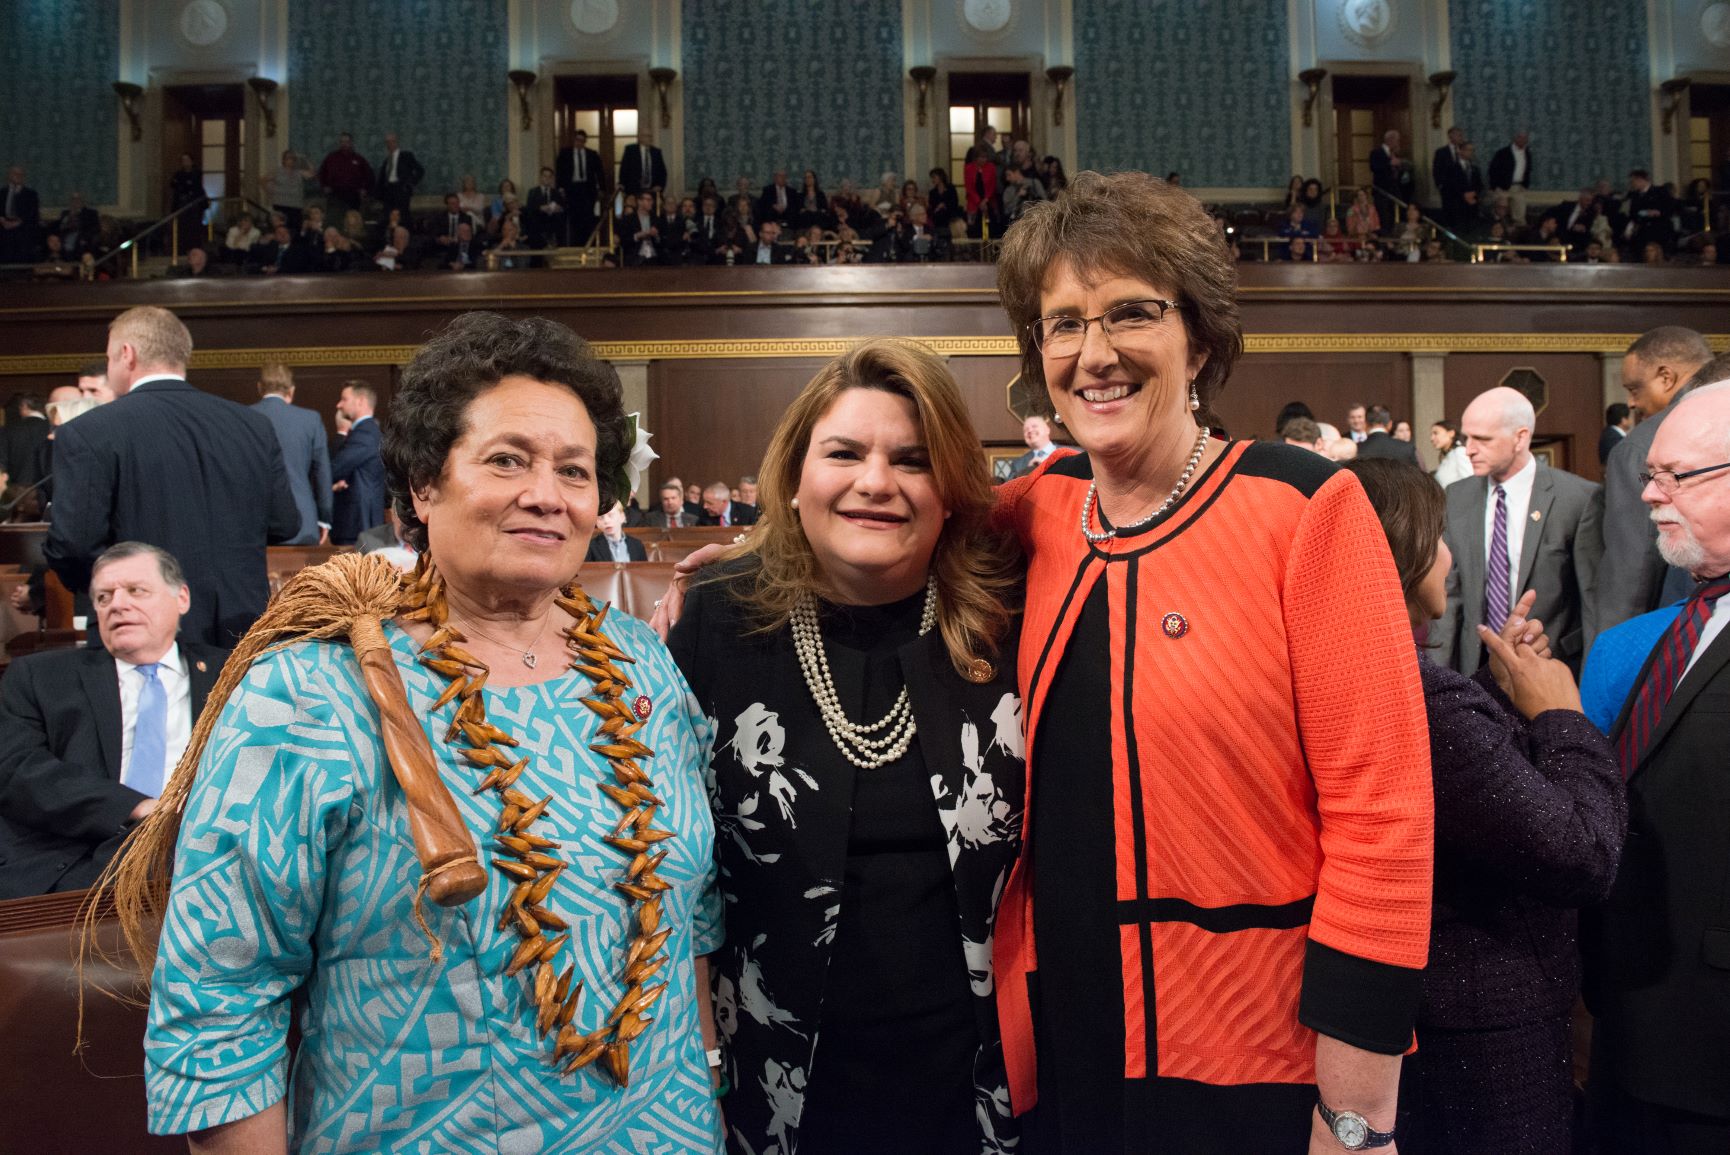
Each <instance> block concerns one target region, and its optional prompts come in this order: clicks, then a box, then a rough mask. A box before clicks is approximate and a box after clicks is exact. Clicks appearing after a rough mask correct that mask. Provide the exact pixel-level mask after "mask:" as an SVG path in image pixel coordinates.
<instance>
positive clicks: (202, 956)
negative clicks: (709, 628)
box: [118, 314, 720, 1155]
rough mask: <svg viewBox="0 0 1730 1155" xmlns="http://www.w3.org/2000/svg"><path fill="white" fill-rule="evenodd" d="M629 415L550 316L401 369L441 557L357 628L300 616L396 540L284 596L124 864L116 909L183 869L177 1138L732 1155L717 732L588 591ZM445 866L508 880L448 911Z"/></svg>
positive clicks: (423, 501)
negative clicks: (443, 856) (425, 837)
mask: <svg viewBox="0 0 1730 1155" xmlns="http://www.w3.org/2000/svg"><path fill="white" fill-rule="evenodd" d="M626 429H627V422H626V419H625V416H624V414H623V412H622V410H621V405H620V390H619V384H618V379H617V377H616V376H615V375H614V374H613V372H612V370H611V369H610V368H608V367H607V366H606V365H605V364H604V363H603V362H600V361H598V360H596V359H595V358H594V357H593V356H592V355H591V354H590V353H589V352H588V350H587V348H586V347H585V346H584V345H583V344H582V342H580V341H579V340H578V339H577V338H576V337H575V335H574V334H572V333H571V332H570V331H569V330H568V329H565V328H564V327H562V326H559V325H555V324H553V323H551V322H547V321H542V320H522V321H519V320H507V319H506V318H503V317H500V316H497V315H490V314H469V315H467V316H464V317H461V318H459V319H458V320H457V321H456V322H454V323H453V324H452V325H451V326H450V327H449V328H448V329H447V330H446V331H445V332H444V333H442V334H441V335H439V336H438V337H437V338H436V339H434V340H433V341H432V342H431V343H430V344H428V345H427V346H426V347H425V348H424V349H422V350H421V352H420V354H419V355H418V356H417V357H416V358H415V360H414V362H413V363H412V364H411V365H410V366H409V367H408V370H407V371H406V373H405V374H404V377H403V383H402V388H401V390H400V391H399V392H398V394H397V395H396V397H395V398H394V399H393V402H392V406H391V414H390V419H389V425H388V427H387V429H386V431H385V436H384V455H385V460H386V465H387V468H388V470H389V473H390V477H391V485H392V490H393V495H394V501H395V505H396V511H397V515H398V517H399V518H400V519H401V521H402V523H403V525H404V527H405V529H406V530H407V535H408V537H409V540H410V541H411V543H412V544H414V545H416V546H417V547H419V548H420V549H422V550H423V551H425V555H426V557H427V558H429V559H430V561H427V562H423V565H422V567H421V569H420V570H418V571H417V572H416V574H415V575H413V576H412V577H411V578H408V579H403V580H402V581H401V585H400V588H399V587H398V586H396V585H392V586H391V587H390V588H391V591H392V594H391V596H392V598H394V599H395V600H394V601H392V602H390V603H389V604H388V605H387V606H386V609H387V610H395V611H396V612H395V614H394V616H384V617H383V618H382V623H381V624H382V629H381V628H380V624H379V623H375V624H374V625H373V626H372V627H371V629H370V632H369V631H368V630H366V629H363V628H362V623H361V621H360V620H359V618H358V617H357V618H356V620H355V623H354V626H353V628H352V630H351V631H350V633H351V641H352V648H351V645H349V644H344V643H343V641H341V640H340V639H338V640H330V639H329V638H328V637H326V638H325V639H324V640H309V639H308V637H307V635H308V634H309V633H313V632H314V631H311V630H309V629H307V628H305V623H297V622H296V621H293V620H291V619H293V618H294V615H295V613H296V612H298V611H297V610H296V609H295V607H296V606H297V605H301V604H310V603H311V602H312V601H315V600H317V599H316V598H313V597H311V596H309V594H308V592H307V591H309V590H311V589H313V587H314V585H315V584H316V583H318V582H324V583H326V585H329V584H330V583H331V582H332V581H333V579H332V577H331V575H332V574H335V573H339V572H340V573H342V574H349V573H352V574H354V575H358V576H357V577H356V581H355V584H356V585H357V586H358V585H359V584H362V583H361V579H362V578H366V579H371V578H373V577H376V576H377V574H378V573H379V572H380V571H378V570H377V569H376V567H375V566H374V563H372V562H371V559H363V558H353V559H338V562H333V563H331V564H330V565H328V566H325V567H320V569H319V570H318V571H309V572H308V575H303V576H305V577H306V581H304V582H303V583H302V584H301V586H299V587H293V588H291V589H288V590H285V591H284V594H283V595H282V597H281V598H280V599H279V600H278V603H276V604H275V605H273V608H272V611H271V615H267V618H266V620H264V621H262V622H261V624H260V627H259V630H260V631H263V633H261V634H260V636H259V638H257V639H255V638H253V637H251V636H249V638H248V641H247V642H243V643H242V648H241V650H240V651H237V654H236V658H235V661H233V662H231V663H230V667H231V669H230V670H229V671H226V672H225V680H226V679H227V675H228V674H233V675H235V676H236V677H237V678H239V680H238V682H237V683H231V684H230V687H229V688H230V691H231V692H230V693H229V694H228V696H227V700H226V705H224V706H222V708H221V711H220V714H217V715H214V716H213V717H207V718H206V719H205V720H204V721H203V723H202V724H201V734H202V739H203V740H202V741H201V736H200V735H195V737H194V749H193V751H191V752H190V753H189V756H188V758H187V760H186V761H185V762H184V763H183V764H182V766H181V768H180V770H179V771H178V772H177V774H176V781H175V783H174V784H172V785H171V786H170V788H169V792H168V795H167V796H166V797H165V798H164V804H163V806H162V807H161V808H160V809H159V810H158V811H157V815H156V816H153V820H152V825H150V826H147V827H146V828H144V833H143V834H142V835H141V840H142V845H141V846H140V847H139V848H138V849H139V851H140V853H138V854H136V855H134V856H131V858H130V859H129V862H132V863H136V864H137V865H136V866H135V868H134V869H135V870H136V872H137V873H133V874H130V875H129V874H128V873H127V872H126V871H125V870H123V871H122V873H121V876H120V879H119V884H118V891H119V897H120V900H121V904H122V910H123V912H125V911H126V910H127V909H129V907H130V908H131V909H134V910H144V911H148V910H149V909H150V907H151V906H152V905H153V899H154V905H158V906H160V905H161V893H160V888H162V887H163V886H164V884H166V882H167V880H166V879H165V878H164V879H163V880H162V881H161V882H158V883H156V884H155V885H156V886H157V887H158V888H159V889H158V891H157V893H156V894H155V895H153V894H152V892H151V886H152V883H151V882H150V881H149V879H148V877H147V876H148V874H149V872H150V867H151V863H152V861H153V860H154V861H156V862H163V863H165V862H166V861H168V855H170V854H171V855H172V883H171V885H168V886H167V894H166V904H165V909H163V924H162V930H161V936H160V942H159V946H158V948H157V952H156V959H155V971H154V975H153V979H152V992H151V1005H150V1026H149V1031H148V1034H147V1036H146V1039H145V1053H146V1060H147V1065H146V1076H147V1085H148V1090H149V1103H150V1126H151V1130H152V1131H153V1132H156V1133H158V1134H174V1133H182V1132H188V1133H191V1137H192V1141H193V1148H194V1150H197V1151H204V1150H209V1151H248V1152H252V1151H287V1150H295V1151H317V1152H372V1151H414V1152H427V1153H433V1152H454V1151H460V1152H477V1151H489V1152H490V1151H498V1152H579V1151H580V1152H619V1153H620V1155H624V1153H626V1152H631V1153H636V1152H646V1151H677V1152H712V1151H715V1150H717V1149H718V1145H719V1138H718V1136H719V1124H718V1118H717V1111H716V1108H715V1103H714V1099H713V1091H712V1088H711V1078H710V1073H709V1070H708V1067H707V1064H706V1062H705V1044H704V1037H705V1034H707V1035H708V1036H709V1037H710V1038H712V1037H713V1031H712V1027H710V1028H708V1029H706V1030H705V1029H704V1028H703V1027H700V1024H699V1010H698V1004H697V1001H696V999H695V997H694V990H695V983H696V981H697V972H696V965H695V962H694V958H695V956H697V955H701V954H704V953H706V952H708V951H711V950H713V949H715V948H716V947H717V946H718V945H719V942H720V938H719V926H718V923H719V911H718V909H717V899H716V897H715V891H714V888H713V881H714V880H713V874H714V867H713V832H712V827H711V821H710V817H709V806H708V801H707V797H706V795H705V792H704V786H703V772H704V767H705V764H706V760H707V757H708V751H709V748H710V743H711V734H710V733H709V730H708V727H707V723H706V722H705V721H704V719H703V717H702V714H701V712H700V711H699V710H698V709H697V707H696V706H695V704H694V702H693V701H692V699H691V696H690V693H689V691H688V690H687V689H686V687H685V683H684V681H683V680H682V678H681V677H680V676H679V673H678V671H677V670H676V668H675V667H674V665H673V663H672V661H671V660H670V658H669V657H668V655H667V652H666V650H665V649H664V648H663V647H662V646H661V644H660V643H659V642H658V641H657V640H656V639H655V637H654V636H653V634H652V633H651V632H650V631H649V629H648V628H647V627H646V626H643V625H642V624H640V623H638V622H636V621H634V620H632V619H630V618H628V617H625V616H624V615H622V614H621V615H618V616H616V617H614V616H610V615H607V614H606V613H605V612H604V609H603V608H602V607H599V606H597V605H594V604H592V603H590V602H589V601H588V599H587V597H586V596H585V595H584V594H583V593H582V591H581V589H580V587H578V586H577V585H576V583H575V575H576V573H577V570H578V568H579V566H580V564H581V560H582V557H583V553H584V550H585V549H586V547H587V545H588V542H589V536H590V531H591V529H592V527H593V524H594V520H595V516H596V510H597V507H604V506H605V505H606V504H607V503H610V502H611V501H612V500H613V498H614V496H615V495H616V493H617V491H618V489H617V487H618V485H619V484H620V482H619V481H618V480H617V478H618V476H619V475H620V474H621V472H622V466H623V463H624V462H625V459H626V454H627V452H628V449H629V446H628V445H627V433H626ZM339 563H340V564H339ZM297 580H298V579H297ZM388 580H391V581H393V582H394V581H395V580H396V579H388ZM338 584H340V583H338ZM318 588H319V589H321V590H322V589H323V588H324V587H323V586H320V587H318ZM342 592H343V596H347V592H346V587H345V588H344V590H343V591H342ZM319 596H320V597H322V596H323V595H322V594H320V595H319ZM272 615H274V616H272ZM255 632H257V631H255ZM328 632H329V631H326V633H327V634H328ZM296 636H298V637H299V640H294V641H291V642H290V643H289V644H286V645H283V644H280V643H281V641H282V639H284V638H293V637H296ZM248 643H251V644H250V645H249V644H248ZM265 643H270V644H269V645H268V647H266V645H265ZM368 651H370V652H368ZM248 657H255V658H256V660H254V661H252V662H251V663H250V666H247V665H246V659H247V658H248ZM386 657H388V661H386V660H385V659H386ZM379 668H382V669H383V670H384V677H385V679H386V681H390V680H391V678H392V674H391V671H392V670H393V669H394V677H395V679H397V682H396V684H397V685H399V686H400V691H401V694H402V697H401V698H400V699H397V701H398V702H399V704H402V705H406V710H402V711H400V712H399V715H398V720H399V721H400V719H401V718H405V717H406V718H407V719H408V723H409V724H408V725H406V726H400V727H399V728H393V725H392V711H391V709H390V708H389V703H388V701H387V698H388V695H387V696H386V697H379V693H380V691H379V690H378V687H377V685H375V682H376V679H377V677H378V669H379ZM242 674H243V676H242ZM222 688H223V687H222V686H220V685H219V686H218V691H217V692H218V693H219V694H220V693H221V692H222ZM373 698H377V699H378V700H379V701H381V702H384V703H385V705H384V706H381V707H375V706H374V702H373ZM212 700H213V702H214V701H219V700H220V699H218V698H217V697H216V695H213V696H212ZM381 718H383V719H384V722H383V724H382V725H381ZM212 724H213V726H214V728H213V729H211V728H210V727H211V726H212ZM405 734H406V735H407V737H406V738H405V737H404V735H405ZM423 739H424V744H422V740H423ZM405 743H406V744H407V745H409V746H416V747H417V748H419V749H421V750H423V751H426V750H427V749H428V748H429V747H430V752H431V758H430V759H429V763H430V764H431V765H433V766H436V781H435V785H436V784H437V783H442V784H443V787H444V788H445V789H446V790H447V791H448V795H449V796H450V798H454V800H455V802H454V808H453V809H451V810H450V811H449V817H450V819H451V828H452V829H453V830H455V832H456V834H457V836H458V837H459V839H460V838H463V837H466V838H467V839H469V840H471V841H472V845H473V849H472V850H469V851H468V852H467V853H466V854H463V855H460V856H458V857H457V859H456V861H454V862H447V863H446V864H445V865H444V866H437V867H431V866H429V865H428V858H427V853H426V849H425V846H424V844H423V843H422V842H421V834H422V832H421V828H420V827H419V826H418V825H417V823H419V822H421V820H422V818H421V816H420V815H419V814H411V813H410V811H411V810H415V809H416V807H417V806H419V805H420V803H419V802H417V801H416V799H417V797H418V795H417V790H418V787H417V786H415V785H412V784H411V776H409V775H405V772H404V771H403V770H402V768H401V765H400V764H401V762H402V761H403V760H404V759H403V758H402V757H401V756H399V754H398V749H399V747H402V746H403V745H404V744H405ZM200 747H202V753H201V754H200V753H199V748H200ZM430 773H431V771H429V774H430ZM399 779H401V783H400V784H399ZM450 798H446V799H445V804H446V805H449V802H450ZM157 818H162V821H160V822H158V821H156V819H157ZM176 826H177V827H178V829H177V830H176ZM153 850H154V851H155V853H154V854H152V853H151V852H152V851H153ZM477 859H478V866H477ZM447 866H448V867H451V868H453V869H454V871H455V873H456V875H457V876H461V875H462V873H463V871H464V870H467V871H469V872H471V873H472V877H473V879H474V886H475V887H476V888H478V887H479V886H480V885H481V879H482V878H483V875H482V874H481V868H484V879H485V889H484V892H482V893H480V894H479V895H478V897H476V898H474V899H473V900H472V901H468V902H466V903H462V904H461V905H455V906H453V907H451V908H445V907H443V906H440V905H438V904H439V903H443V902H447V901H459V902H460V896H459V897H458V898H456V899H452V898H451V897H450V896H449V895H445V896H443V897H441V886H440V880H439V878H438V877H437V876H439V875H440V874H442V873H443V872H444V870H445V869H446V867H447ZM157 877H159V878H161V877H162V875H161V872H157ZM446 881H448V880H446ZM123 917H126V916H125V915H124V913H123ZM291 1020H292V1021H293V1022H294V1023H296V1024H297V1025H298V1027H299V1030H300V1042H299V1047H298V1050H297V1051H296V1053H295V1054H294V1055H293V1058H292V1064H291V1062H290V1055H289V1049H288V1034H289V1026H290V1022H291ZM705 1026H706V1025H705ZM291 1066H292V1069H291Z"/></svg>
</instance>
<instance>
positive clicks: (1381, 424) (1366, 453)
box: [1358, 405, 1418, 465]
mask: <svg viewBox="0 0 1730 1155" xmlns="http://www.w3.org/2000/svg"><path fill="white" fill-rule="evenodd" d="M1364 424H1365V425H1366V426H1367V427H1368V429H1369V432H1368V433H1366V434H1364V439H1363V440H1362V441H1360V442H1359V443H1358V456H1359V457H1385V458H1387V459H1389V460H1390V461H1405V462H1409V463H1411V464H1412V465H1416V464H1417V463H1418V451H1417V450H1416V449H1413V448H1412V443H1411V442H1410V441H1401V440H1400V439H1399V438H1397V437H1395V436H1393V435H1392V434H1390V433H1389V432H1388V430H1389V429H1391V428H1392V427H1393V424H1394V415H1393V414H1392V413H1390V412H1388V407H1387V406H1386V405H1371V406H1370V407H1369V409H1368V410H1367V411H1365V413H1364Z"/></svg>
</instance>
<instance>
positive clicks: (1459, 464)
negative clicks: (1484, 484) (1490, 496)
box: [1436, 445, 1489, 558]
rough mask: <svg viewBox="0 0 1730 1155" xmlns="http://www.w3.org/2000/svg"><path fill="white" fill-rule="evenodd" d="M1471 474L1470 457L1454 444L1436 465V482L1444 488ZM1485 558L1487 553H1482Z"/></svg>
mask: <svg viewBox="0 0 1730 1155" xmlns="http://www.w3.org/2000/svg"><path fill="white" fill-rule="evenodd" d="M1471 475H1472V459H1471V458H1470V457H1467V456H1466V448H1465V446H1463V445H1456V446H1454V447H1453V448H1452V449H1450V450H1448V451H1447V452H1446V453H1444V454H1443V455H1442V460H1441V461H1440V462H1438V463H1437V465H1436V484H1437V485H1439V486H1441V487H1442V488H1443V489H1446V488H1447V487H1448V486H1450V485H1452V484H1453V483H1454V482H1456V481H1464V480H1465V479H1466V478H1468V477H1470V476H1471ZM1484 556H1485V557H1486V558H1487V557H1488V556H1489V555H1488V554H1485V555H1484Z"/></svg>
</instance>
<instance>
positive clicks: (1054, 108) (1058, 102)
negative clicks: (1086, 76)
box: [1045, 64, 1075, 124]
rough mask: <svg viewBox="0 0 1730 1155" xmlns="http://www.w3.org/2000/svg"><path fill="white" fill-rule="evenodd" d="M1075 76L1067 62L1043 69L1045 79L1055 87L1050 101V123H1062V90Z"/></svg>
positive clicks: (1073, 70)
mask: <svg viewBox="0 0 1730 1155" xmlns="http://www.w3.org/2000/svg"><path fill="white" fill-rule="evenodd" d="M1074 76H1075V69H1073V68H1071V67H1069V65H1067V64H1058V65H1054V66H1053V67H1051V68H1047V69H1046V70H1045V79H1047V80H1049V81H1051V86H1052V87H1053V88H1055V89H1057V95H1056V96H1055V97H1054V98H1053V99H1052V101H1051V123H1052V124H1062V123H1063V92H1064V90H1065V89H1066V88H1068V87H1069V82H1070V80H1071V79H1073V78H1074Z"/></svg>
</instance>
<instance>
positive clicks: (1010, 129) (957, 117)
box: [949, 72, 1033, 188]
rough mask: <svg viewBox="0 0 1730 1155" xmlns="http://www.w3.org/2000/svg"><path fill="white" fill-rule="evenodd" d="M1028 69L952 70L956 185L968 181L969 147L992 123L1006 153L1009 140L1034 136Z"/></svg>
mask: <svg viewBox="0 0 1730 1155" xmlns="http://www.w3.org/2000/svg"><path fill="white" fill-rule="evenodd" d="M1028 101H1029V90H1028V84H1027V73H1025V72H951V73H950V74H949V180H950V183H952V184H953V185H955V187H957V188H960V187H961V186H962V185H963V184H965V183H966V182H965V179H964V178H965V173H964V171H963V170H964V169H965V168H966V166H967V150H968V149H970V148H972V147H973V145H974V142H976V141H977V140H978V139H979V134H980V133H982V132H984V131H985V129H986V128H987V127H988V126H989V127H991V128H995V129H996V130H997V132H998V135H999V136H1000V137H1001V139H1000V140H998V142H997V146H998V147H999V148H1001V149H1003V150H1004V151H1005V152H1007V151H1008V150H1009V142H1010V141H1015V140H1026V141H1028V142H1029V143H1032V142H1031V138H1030V137H1029V136H1028V131H1029V129H1030V128H1031V127H1032V123H1033V117H1032V114H1031V112H1030V110H1029V107H1028Z"/></svg>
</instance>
